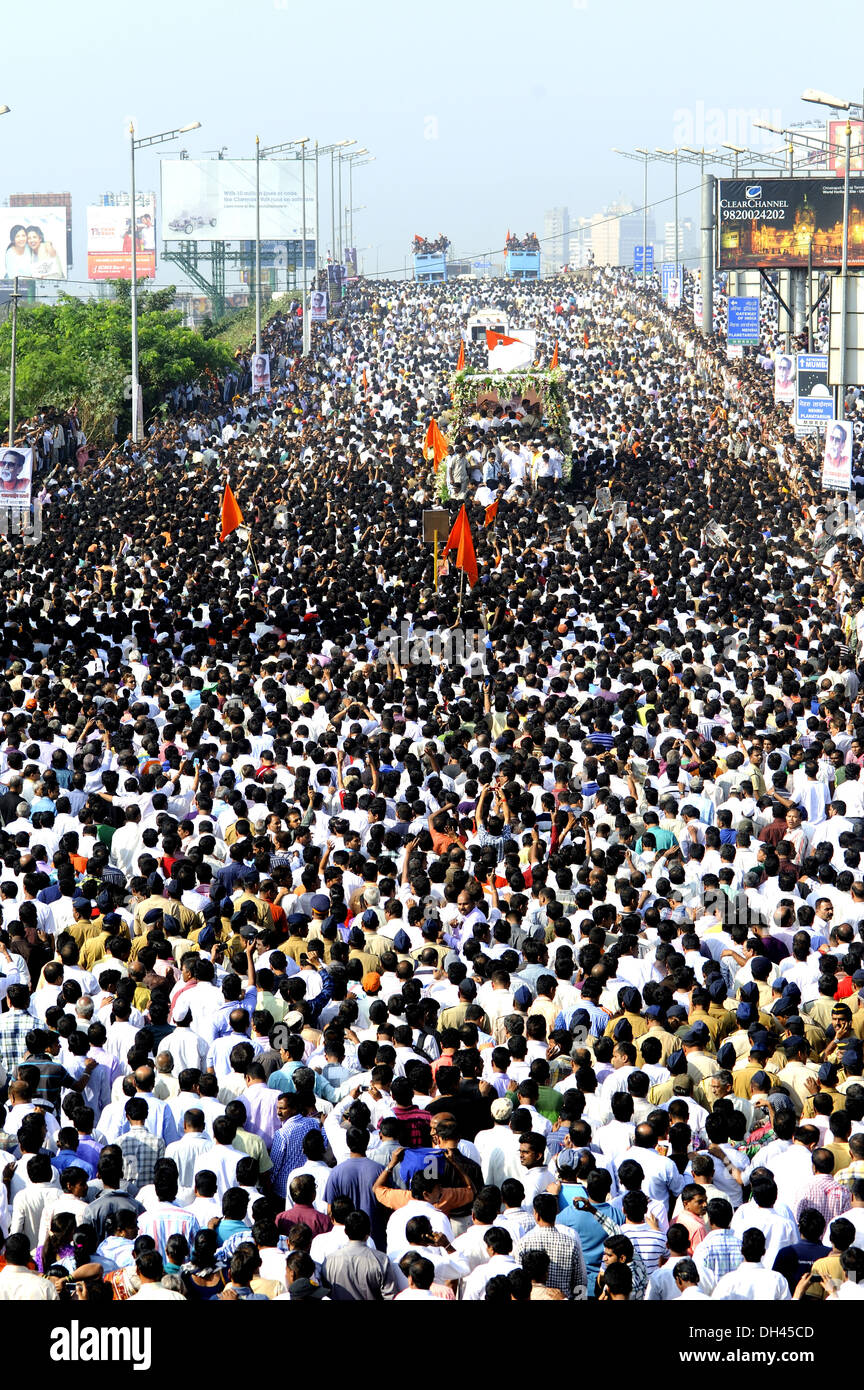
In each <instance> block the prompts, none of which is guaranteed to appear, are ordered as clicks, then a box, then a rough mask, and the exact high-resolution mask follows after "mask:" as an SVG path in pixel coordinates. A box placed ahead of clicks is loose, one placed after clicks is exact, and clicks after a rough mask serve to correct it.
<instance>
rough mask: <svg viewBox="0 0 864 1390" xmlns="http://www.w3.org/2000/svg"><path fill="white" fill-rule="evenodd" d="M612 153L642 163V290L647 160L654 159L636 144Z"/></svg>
mask: <svg viewBox="0 0 864 1390" xmlns="http://www.w3.org/2000/svg"><path fill="white" fill-rule="evenodd" d="M612 153H613V154H620V155H621V156H622V158H623V159H635V160H638V162H639V163H640V164H641V165H642V169H643V175H642V288H643V290H644V288H645V285H646V283H647V279H648V161H649V160H651V159H655V158H656V157H657V156H655V155H653V154H652V153H651V151H650V150H645V149H642V147H641V146H637V149H636V151H635V153H631V152H630V150H618V149H613V151H612Z"/></svg>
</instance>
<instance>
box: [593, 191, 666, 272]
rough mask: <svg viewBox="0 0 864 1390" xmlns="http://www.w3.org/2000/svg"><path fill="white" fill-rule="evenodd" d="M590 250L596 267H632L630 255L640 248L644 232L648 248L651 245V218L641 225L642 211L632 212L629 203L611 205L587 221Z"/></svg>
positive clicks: (652, 221)
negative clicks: (589, 233) (589, 228)
mask: <svg viewBox="0 0 864 1390" xmlns="http://www.w3.org/2000/svg"><path fill="white" fill-rule="evenodd" d="M590 225H591V249H592V251H593V252H594V264H595V265H622V266H632V265H633V253H634V250H635V248H636V247H637V246H641V245H642V237H643V234H645V233H647V238H648V245H649V246H652V245H653V244H654V236H655V232H654V218H653V217H652V216H650V215H649V217H648V219H647V226H643V222H642V212H641V211H638V212H637V211H634V209H633V205H632V203H612V204H610V206H609V207H608V208H605V209H604V211H603V212H596V213H595V214H594V216H593V217H592V218H591V219H590Z"/></svg>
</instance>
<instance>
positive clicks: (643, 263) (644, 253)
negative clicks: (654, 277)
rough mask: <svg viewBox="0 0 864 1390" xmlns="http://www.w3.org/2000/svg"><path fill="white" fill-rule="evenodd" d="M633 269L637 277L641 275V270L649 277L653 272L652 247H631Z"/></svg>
mask: <svg viewBox="0 0 864 1390" xmlns="http://www.w3.org/2000/svg"><path fill="white" fill-rule="evenodd" d="M633 269H634V270H635V271H636V274H637V275H641V274H642V272H643V270H644V271H645V272H646V273H647V274H648V275H651V274H652V273H653V271H654V247H653V246H648V247H647V248H646V247H645V246H634V247H633Z"/></svg>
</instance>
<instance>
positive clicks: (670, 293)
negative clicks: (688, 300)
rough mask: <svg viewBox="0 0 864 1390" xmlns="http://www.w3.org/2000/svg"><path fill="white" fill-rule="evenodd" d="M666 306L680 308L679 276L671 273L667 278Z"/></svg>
mask: <svg viewBox="0 0 864 1390" xmlns="http://www.w3.org/2000/svg"><path fill="white" fill-rule="evenodd" d="M666 307H667V308H668V309H680V308H681V277H680V275H673V276H672V277H671V278H670V280H669V288H668V289H667V291H666Z"/></svg>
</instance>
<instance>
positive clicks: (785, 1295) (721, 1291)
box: [711, 1203, 792, 1303]
mask: <svg viewBox="0 0 864 1390" xmlns="http://www.w3.org/2000/svg"><path fill="white" fill-rule="evenodd" d="M748 1205H749V1203H748ZM711 1297H712V1298H716V1299H718V1300H723V1299H725V1300H726V1301H728V1302H738V1303H753V1302H757V1303H765V1302H769V1303H770V1302H774V1303H788V1302H789V1301H790V1300H791V1298H792V1295H791V1294H790V1292H789V1284H788V1281H787V1280H786V1279H785V1278H784V1277H783V1275H782V1274H775V1272H774V1270H773V1269H763V1267H762V1265H755V1264H751V1263H750V1262H749V1261H748V1262H746V1263H745V1264H742V1265H739V1267H738V1269H733V1270H732V1272H731V1273H730V1274H724V1275H723V1278H722V1279H720V1280H718V1282H717V1287H716V1289H715V1290H714V1292H713V1293H712V1295H711Z"/></svg>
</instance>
